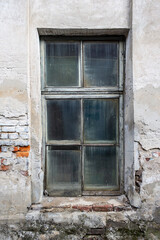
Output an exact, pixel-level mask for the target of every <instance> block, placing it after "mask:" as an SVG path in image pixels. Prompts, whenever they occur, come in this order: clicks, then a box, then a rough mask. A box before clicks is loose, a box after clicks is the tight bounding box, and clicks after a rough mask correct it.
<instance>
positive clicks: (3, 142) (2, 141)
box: [0, 139, 15, 146]
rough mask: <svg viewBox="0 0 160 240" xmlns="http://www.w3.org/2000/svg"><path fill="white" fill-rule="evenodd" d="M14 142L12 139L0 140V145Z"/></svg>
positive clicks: (8, 144) (10, 144)
mask: <svg viewBox="0 0 160 240" xmlns="http://www.w3.org/2000/svg"><path fill="white" fill-rule="evenodd" d="M14 144H15V141H13V140H6V139H4V140H0V145H3V146H12V145H14Z"/></svg>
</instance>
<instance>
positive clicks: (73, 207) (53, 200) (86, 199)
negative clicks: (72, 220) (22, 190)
mask: <svg viewBox="0 0 160 240" xmlns="http://www.w3.org/2000/svg"><path fill="white" fill-rule="evenodd" d="M31 209H32V210H40V211H41V212H63V211H67V212H68V211H69V212H74V211H81V212H110V211H116V212H117V211H118V212H119V211H123V210H131V207H130V205H129V203H128V201H127V199H126V197H125V195H121V196H114V197H113V196H111V197H109V196H101V197H100V196H96V197H95V196H94V197H93V196H83V197H43V199H42V202H41V203H40V204H33V205H32V206H31Z"/></svg>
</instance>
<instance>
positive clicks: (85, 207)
mask: <svg viewBox="0 0 160 240" xmlns="http://www.w3.org/2000/svg"><path fill="white" fill-rule="evenodd" d="M72 208H73V209H77V210H79V211H81V212H84V211H86V212H90V211H92V206H91V205H74V206H72Z"/></svg>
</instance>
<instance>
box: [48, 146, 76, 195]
mask: <svg viewBox="0 0 160 240" xmlns="http://www.w3.org/2000/svg"><path fill="white" fill-rule="evenodd" d="M80 166H81V164H80V148H79V147H77V146H76V147H74V146H73V147H69V148H67V146H66V147H62V148H61V147H59V148H58V147H51V146H49V147H48V150H47V166H46V168H47V169H46V170H47V191H48V192H49V194H50V195H57V196H58V195H63V196H72V195H78V194H80V190H81V178H80V172H81V169H80Z"/></svg>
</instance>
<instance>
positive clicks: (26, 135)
mask: <svg viewBox="0 0 160 240" xmlns="http://www.w3.org/2000/svg"><path fill="white" fill-rule="evenodd" d="M20 137H21V138H22V139H24V140H25V139H29V135H28V133H20Z"/></svg>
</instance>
